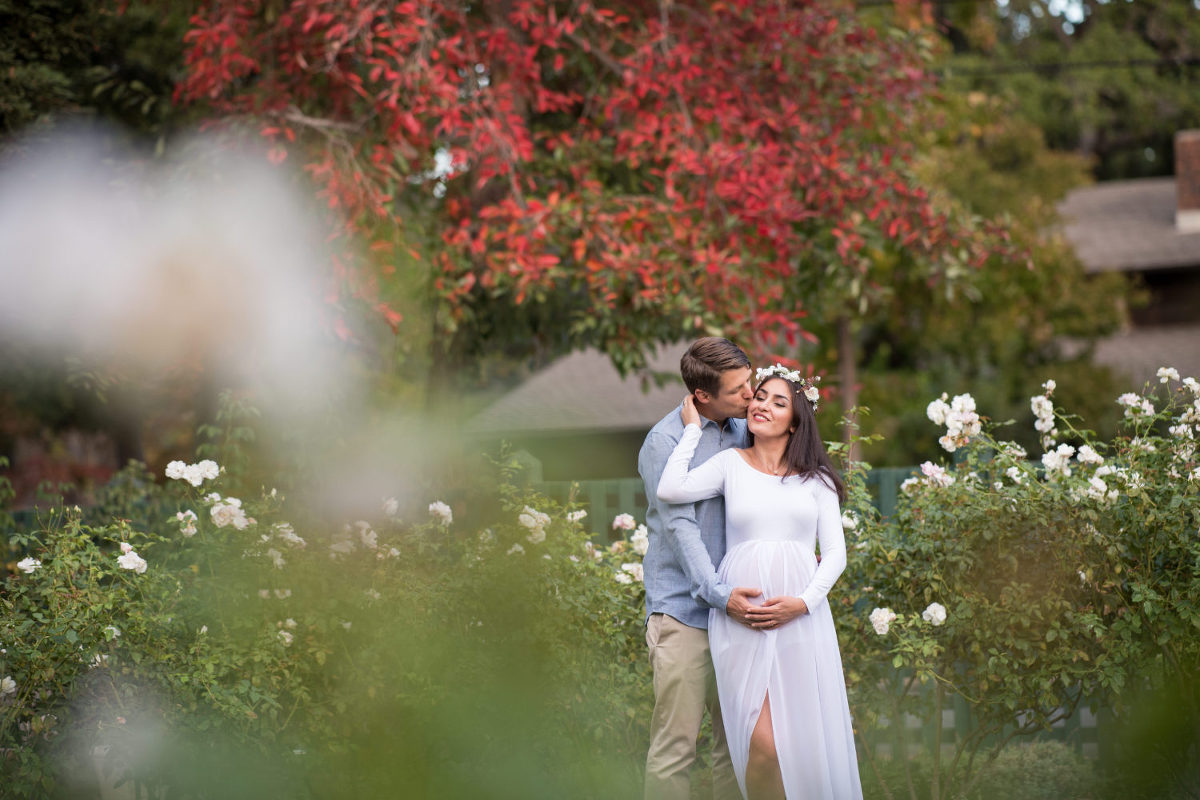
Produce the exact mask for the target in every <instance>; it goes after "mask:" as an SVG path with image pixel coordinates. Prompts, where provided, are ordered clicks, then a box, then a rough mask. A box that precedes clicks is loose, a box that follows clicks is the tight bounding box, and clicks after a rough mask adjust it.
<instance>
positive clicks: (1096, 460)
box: [1075, 444, 1104, 464]
mask: <svg viewBox="0 0 1200 800" xmlns="http://www.w3.org/2000/svg"><path fill="white" fill-rule="evenodd" d="M1075 458H1076V459H1077V460H1078V461H1079V463H1080V464H1103V463H1104V456H1102V455H1100V454H1099V453H1097V452H1096V451H1095V450H1093V449H1092V448H1091V447H1090V446H1089V445H1086V444H1084V445H1080V446H1079V453H1078V454H1077V455H1076V456H1075Z"/></svg>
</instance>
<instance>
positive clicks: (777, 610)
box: [746, 595, 808, 630]
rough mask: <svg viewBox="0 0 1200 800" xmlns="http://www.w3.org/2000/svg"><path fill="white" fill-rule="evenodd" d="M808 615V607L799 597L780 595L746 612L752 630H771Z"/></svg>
mask: <svg viewBox="0 0 1200 800" xmlns="http://www.w3.org/2000/svg"><path fill="white" fill-rule="evenodd" d="M807 613H808V605H807V604H806V603H805V602H804V601H803V600H801V599H800V598H799V597H788V596H786V595H780V596H779V597H772V598H771V599H770V600H765V601H763V604H762V605H761V606H754V607H753V608H751V609H750V610H749V611H747V612H746V620H747V622H749V623H750V627H752V628H756V629H758V630H771V629H773V628H778V627H779V626H780V625H786V624H787V623H789V622H791V621H792V620H794V619H795V618H796V617H802V616H804V615H805V614H807Z"/></svg>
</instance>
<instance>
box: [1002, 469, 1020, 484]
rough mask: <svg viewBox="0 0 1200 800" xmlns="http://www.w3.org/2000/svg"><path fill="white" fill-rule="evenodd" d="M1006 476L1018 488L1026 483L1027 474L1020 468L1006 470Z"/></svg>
mask: <svg viewBox="0 0 1200 800" xmlns="http://www.w3.org/2000/svg"><path fill="white" fill-rule="evenodd" d="M1004 474H1005V475H1007V476H1008V477H1009V479H1010V480H1012V482H1013V483H1015V484H1017V485H1018V486H1020V485H1021V484H1023V483H1025V473H1024V472H1022V471H1021V468H1020V467H1009V468H1008V469H1006V470H1004Z"/></svg>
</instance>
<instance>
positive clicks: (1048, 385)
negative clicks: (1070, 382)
mask: <svg viewBox="0 0 1200 800" xmlns="http://www.w3.org/2000/svg"><path fill="white" fill-rule="evenodd" d="M1042 388H1043V389H1045V390H1046V394H1048V395H1049V394H1053V393H1054V390H1055V389H1057V388H1058V384H1057V383H1055V382H1054V379H1053V378H1050V379H1048V380H1047V381H1046V382H1045V383H1043V384H1042Z"/></svg>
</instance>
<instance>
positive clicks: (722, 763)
mask: <svg viewBox="0 0 1200 800" xmlns="http://www.w3.org/2000/svg"><path fill="white" fill-rule="evenodd" d="M646 644H647V645H648V646H649V648H650V666H651V667H652V668H653V669H654V717H653V718H652V719H651V722H650V752H649V753H648V754H647V755H646V795H645V800H688V798H689V797H690V796H691V794H690V793H691V767H692V764H693V763H694V762H695V760H696V738H697V737H698V736H699V734H700V723H701V721H702V720H703V718H704V710H705V709H706V708H707V709H708V712H709V714H710V715H711V716H712V729H713V753H712V756H713V797H715V798H717V800H734V799H735V798H740V797H741V793H740V791H739V790H738V786H737V778H735V777H734V774H733V764H732V762H731V761H730V760H729V746H728V744H726V742H725V727H724V725H722V723H721V706H720V704H719V703H718V702H717V682H716V677H715V676H714V675H713V667H712V658H711V657H710V656H709V652H708V631H703V630H700V629H699V628H692V627H690V626H688V625H684V624H683V623H682V622H680V621H679V620H677V619H675V618H674V617H671V616H668V615H666V614H651V615H650V619H649V621H648V622H647V623H646Z"/></svg>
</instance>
